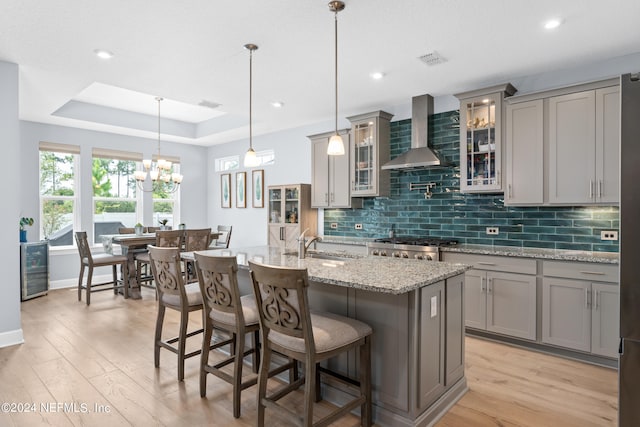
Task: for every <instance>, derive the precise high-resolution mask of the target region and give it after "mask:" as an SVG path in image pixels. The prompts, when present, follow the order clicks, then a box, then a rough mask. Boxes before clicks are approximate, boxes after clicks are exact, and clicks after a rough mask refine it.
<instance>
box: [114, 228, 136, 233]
mask: <svg viewBox="0 0 640 427" xmlns="http://www.w3.org/2000/svg"><path fill="white" fill-rule="evenodd" d="M135 232H136V229H135V228H134V227H120V228H118V234H134V233H135Z"/></svg>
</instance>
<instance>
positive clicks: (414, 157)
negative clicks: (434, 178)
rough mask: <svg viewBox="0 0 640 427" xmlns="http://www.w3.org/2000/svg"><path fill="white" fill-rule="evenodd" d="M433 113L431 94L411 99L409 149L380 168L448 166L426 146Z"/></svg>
mask: <svg viewBox="0 0 640 427" xmlns="http://www.w3.org/2000/svg"><path fill="white" fill-rule="evenodd" d="M432 114H433V97H432V96H431V95H420V96H414V97H413V98H412V99H411V149H410V150H409V151H405V152H404V153H402V154H400V155H399V156H398V157H396V158H395V159H393V160H390V161H389V162H387V163H385V164H384V165H382V167H381V169H415V168H426V167H433V166H449V164H448V163H446V162H444V161H442V160H440V158H439V157H438V154H437V152H435V151H434V150H432V149H430V148H429V147H428V144H427V142H428V128H429V116H431V115H432Z"/></svg>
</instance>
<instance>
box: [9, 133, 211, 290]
mask: <svg viewBox="0 0 640 427" xmlns="http://www.w3.org/2000/svg"><path fill="white" fill-rule="evenodd" d="M40 141H47V142H55V143H61V144H73V145H78V146H80V147H81V148H80V169H81V171H80V173H81V189H80V205H81V220H82V224H81V229H82V230H86V231H87V233H92V232H93V231H92V230H93V224H92V218H93V217H92V215H93V205H92V197H93V190H92V186H91V164H92V157H91V156H92V149H93V147H100V148H108V149H113V150H123V151H132V152H139V153H142V154H143V156H144V157H146V158H149V157H150V156H151V155H152V154H155V153H156V150H157V140H154V139H146V138H139V137H132V136H124V135H117V134H112V133H106V132H95V131H89V130H83V129H76V128H70V127H64V126H54V125H46V124H41V123H34V122H24V121H23V122H21V123H20V142H21V147H22V158H21V160H20V161H21V164H22V165H25V167H23V168H22V170H21V172H20V173H19V177H20V180H21V183H22V186H23V187H22V188H23V192H22V198H21V201H20V207H21V210H22V212H23V214H24V215H25V216H32V217H34V218H35V219H36V221H38V220H39V218H38V211H39V203H40V202H39V179H38V173H37V171H38V162H39V160H38V145H39V143H40ZM206 152H207V149H206V148H203V147H199V146H195V145H185V144H176V143H170V142H164V141H163V142H162V153H163V154H166V155H169V156H176V157H180V168H181V169H180V170H181V172H182V174H183V175H184V180H183V181H182V188H183V189H181V196H180V206H181V208H180V211H181V217H180V222H184V223H185V224H187V225H188V226H189V227H193V228H198V227H208V226H209V225H210V224H209V222H208V215H207V208H206V203H203V200H207V183H206V180H207V176H206V169H207V161H206ZM143 205H144V218H145V219H144V224H147V225H152V224H153V217H152V211H153V208H152V199H151V193H145V194H144V201H143ZM14 222H15V221H14ZM39 227H40V224H38V223H36V224H34V226H33V227H30V229H29V240H36V239H38V236H37V232H38V231H37V230H39ZM79 271H80V264H79V257H78V254H77V251H76V250H63V251H60V250H56V249H54V248H52V249H51V251H50V272H51V274H50V277H51V281H61V280H62V281H64V280H69V281H71V282H69V284H71V283H74V282H75V280H77V277H78V272H79ZM98 274H102V273H101V272H100V271H98Z"/></svg>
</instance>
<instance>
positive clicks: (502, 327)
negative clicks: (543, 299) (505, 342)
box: [444, 252, 537, 340]
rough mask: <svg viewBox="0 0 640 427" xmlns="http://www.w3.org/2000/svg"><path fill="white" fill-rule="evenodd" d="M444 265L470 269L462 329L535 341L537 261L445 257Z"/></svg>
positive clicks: (454, 255) (449, 255)
mask: <svg viewBox="0 0 640 427" xmlns="http://www.w3.org/2000/svg"><path fill="white" fill-rule="evenodd" d="M444 261H446V262H457V263H463V264H471V265H473V267H474V268H473V269H471V270H468V271H467V272H466V273H465V290H464V295H465V302H464V307H465V326H466V327H468V328H475V329H480V330H486V331H488V332H493V333H497V334H502V335H508V336H512V337H517V338H524V339H528V340H535V339H536V319H537V313H536V310H537V296H536V295H537V286H536V276H535V274H536V261H535V260H531V259H522V258H509V257H499V256H485V255H473V254H460V253H450V252H445V253H444Z"/></svg>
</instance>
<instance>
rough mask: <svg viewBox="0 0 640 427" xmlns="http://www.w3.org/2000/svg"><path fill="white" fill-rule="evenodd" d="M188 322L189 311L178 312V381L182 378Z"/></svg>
mask: <svg viewBox="0 0 640 427" xmlns="http://www.w3.org/2000/svg"><path fill="white" fill-rule="evenodd" d="M188 323H189V312H188V311H186V310H183V311H182V312H180V335H179V336H178V381H182V380H184V354H185V350H184V349H185V346H186V344H187V324H188Z"/></svg>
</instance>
